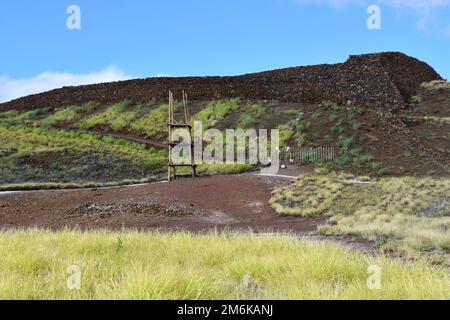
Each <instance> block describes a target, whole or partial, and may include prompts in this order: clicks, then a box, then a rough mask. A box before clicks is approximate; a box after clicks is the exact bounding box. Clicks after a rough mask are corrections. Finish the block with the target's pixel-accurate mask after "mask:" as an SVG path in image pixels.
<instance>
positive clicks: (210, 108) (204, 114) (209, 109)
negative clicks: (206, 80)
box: [192, 99, 240, 129]
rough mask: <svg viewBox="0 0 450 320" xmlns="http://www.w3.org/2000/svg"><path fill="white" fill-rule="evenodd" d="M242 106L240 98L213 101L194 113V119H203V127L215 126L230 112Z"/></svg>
mask: <svg viewBox="0 0 450 320" xmlns="http://www.w3.org/2000/svg"><path fill="white" fill-rule="evenodd" d="M239 108H240V101H239V99H232V100H226V101H219V102H212V103H210V104H208V105H207V106H206V107H205V108H204V109H203V110H201V111H200V112H199V113H197V114H196V115H194V117H193V119H192V120H193V121H201V122H202V123H203V128H204V129H208V128H210V127H213V126H215V125H216V124H217V123H218V122H219V121H220V120H223V119H225V118H226V117H227V116H228V115H229V114H231V113H232V112H234V111H236V110H238V109H239Z"/></svg>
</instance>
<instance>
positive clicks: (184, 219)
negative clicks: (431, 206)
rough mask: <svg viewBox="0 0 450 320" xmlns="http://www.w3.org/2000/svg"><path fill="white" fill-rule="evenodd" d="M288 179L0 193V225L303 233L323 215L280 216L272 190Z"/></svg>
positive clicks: (225, 179) (222, 178)
mask: <svg viewBox="0 0 450 320" xmlns="http://www.w3.org/2000/svg"><path fill="white" fill-rule="evenodd" d="M290 181H291V180H289V179H288V180H286V179H280V178H273V177H270V178H268V177H258V176H255V175H251V174H246V175H237V176H213V177H203V178H197V179H180V180H177V181H175V182H171V183H160V184H152V185H142V186H135V187H126V188H113V189H89V190H73V191H47V192H26V193H10V194H2V195H0V228H2V229H15V228H28V227H38V228H47V229H56V230H58V229H64V228H75V227H76V228H80V229H82V230H90V229H104V228H107V229H113V230H118V229H122V228H126V229H136V230H164V231H167V230H170V231H172V230H187V231H195V232H199V231H211V230H215V229H217V230H224V229H229V230H232V231H237V230H239V231H244V230H253V231H256V232H259V231H273V232H294V233H296V234H306V233H310V232H313V231H315V230H316V229H317V226H318V225H319V224H322V223H324V222H325V218H322V217H319V218H296V217H280V216H278V215H277V214H276V213H275V212H274V211H273V209H272V208H271V207H270V206H269V205H268V200H269V198H270V195H271V192H272V190H273V189H274V188H275V187H276V186H279V185H282V184H286V183H289V182H290Z"/></svg>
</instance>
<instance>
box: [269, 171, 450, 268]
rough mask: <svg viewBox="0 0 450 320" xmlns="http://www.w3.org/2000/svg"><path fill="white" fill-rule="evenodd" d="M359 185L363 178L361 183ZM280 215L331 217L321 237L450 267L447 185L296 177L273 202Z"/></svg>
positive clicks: (446, 181) (449, 184) (427, 181)
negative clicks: (344, 238) (366, 243)
mask: <svg viewBox="0 0 450 320" xmlns="http://www.w3.org/2000/svg"><path fill="white" fill-rule="evenodd" d="M359 180H361V179H359ZM271 204H272V206H273V207H274V208H275V210H276V211H277V212H279V213H281V214H290V215H299V216H317V215H321V214H325V215H327V216H329V217H330V222H331V223H330V225H326V226H322V227H321V228H320V232H322V233H324V234H351V235H357V236H361V237H364V238H368V239H371V240H374V241H376V243H377V244H379V246H380V247H381V248H382V249H385V250H392V249H394V250H396V251H399V252H402V253H403V254H405V255H408V256H411V257H417V256H418V254H424V255H427V256H430V258H431V259H433V261H435V260H436V262H441V263H448V264H450V254H449V253H450V232H449V230H450V180H449V179H433V178H413V177H403V178H384V179H380V180H379V181H373V183H353V181H349V177H346V176H342V175H333V174H331V175H311V176H304V177H300V178H299V180H298V181H297V182H296V183H295V184H294V185H292V186H290V187H287V188H282V189H279V190H277V191H276V192H275V194H274V195H273V197H272V199H271Z"/></svg>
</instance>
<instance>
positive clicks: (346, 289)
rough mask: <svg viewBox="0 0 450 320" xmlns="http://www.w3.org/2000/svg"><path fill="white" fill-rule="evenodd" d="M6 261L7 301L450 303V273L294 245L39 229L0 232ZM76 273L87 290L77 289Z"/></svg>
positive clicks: (3, 287) (283, 239)
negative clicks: (376, 271) (376, 281)
mask: <svg viewBox="0 0 450 320" xmlns="http://www.w3.org/2000/svg"><path fill="white" fill-rule="evenodd" d="M0 255H1V257H2V262H1V264H0V275H1V277H0V299H449V298H450V287H449V283H448V278H447V274H446V272H445V270H443V269H440V268H436V267H430V266H427V265H425V264H422V263H411V264H410V263H402V262H400V261H392V260H389V259H385V258H382V257H379V258H373V257H367V256H364V255H362V254H360V253H356V252H351V251H348V250H346V249H343V248H341V247H338V246H336V245H332V244H326V243H317V242H316V243H313V242H308V241H299V240H296V239H294V238H291V237H289V236H280V237H256V236H251V235H248V236H246V235H229V234H228V235H226V234H225V235H214V234H211V235H202V236H195V235H192V234H188V233H176V234H158V233H151V234H140V233H132V232H128V233H111V232H90V233H79V232H74V231H67V232H59V233H52V232H45V231H35V230H34V231H33V230H31V231H21V232H4V233H0ZM74 265H75V266H78V267H79V268H80V269H79V270H80V271H81V279H80V280H81V282H80V285H81V288H80V290H69V289H68V287H67V280H68V278H69V276H70V275H71V274H70V273H69V271H70V269H68V268H69V267H71V266H74ZM371 265H376V266H379V268H380V270H381V274H380V276H381V277H380V280H381V290H370V289H369V288H368V286H367V281H368V279H369V276H370V275H371V274H369V273H368V267H369V266H371ZM244 278H246V279H247V281H246V283H244V282H243V279H244Z"/></svg>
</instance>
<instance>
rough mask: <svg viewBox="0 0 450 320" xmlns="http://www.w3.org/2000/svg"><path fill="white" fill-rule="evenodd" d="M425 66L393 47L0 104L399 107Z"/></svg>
mask: <svg viewBox="0 0 450 320" xmlns="http://www.w3.org/2000/svg"><path fill="white" fill-rule="evenodd" d="M441 79H442V78H441V76H440V75H439V74H438V73H436V71H434V70H433V68H431V67H430V66H429V65H427V64H426V63H424V62H421V61H419V60H417V59H414V58H411V57H409V56H407V55H404V54H402V53H398V52H389V53H377V54H367V55H359V56H350V58H349V59H348V60H347V61H346V62H345V63H340V64H334V65H317V66H308V67H295V68H287V69H280V70H273V71H267V72H261V73H254V74H247V75H242V76H235V77H183V78H148V79H140V80H129V81H120V82H113V83H105V84H96V85H87V86H79V87H65V88H62V89H56V90H52V91H49V92H47V93H43V94H38V95H32V96H28V97H24V98H20V99H17V100H13V101H11V102H8V103H4V104H1V105H0V109H2V110H11V109H16V110H30V109H33V108H37V107H39V108H59V107H62V106H68V105H79V104H82V103H85V102H88V101H97V102H100V103H102V104H111V103H115V102H119V101H123V100H126V99H132V100H134V101H135V102H136V103H146V102H148V101H150V100H152V99H155V100H157V101H165V100H166V99H167V92H168V90H172V91H174V92H175V93H176V94H177V95H178V93H180V95H181V90H186V91H187V92H188V93H189V98H190V99H191V100H217V99H228V98H232V97H239V98H244V99H256V100H279V101H283V102H305V103H320V102H322V101H325V100H330V101H334V102H336V103H339V104H359V105H376V106H391V107H403V106H405V103H406V102H407V101H408V100H409V98H410V97H411V96H412V95H413V94H414V93H415V92H416V91H417V89H418V87H419V86H420V84H421V83H423V82H427V81H432V80H441Z"/></svg>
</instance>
